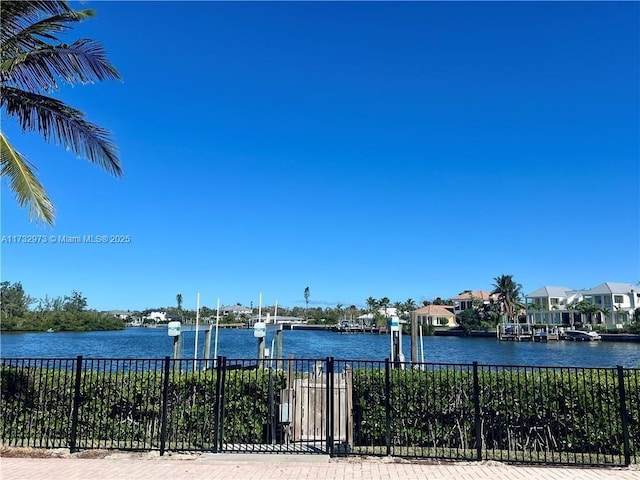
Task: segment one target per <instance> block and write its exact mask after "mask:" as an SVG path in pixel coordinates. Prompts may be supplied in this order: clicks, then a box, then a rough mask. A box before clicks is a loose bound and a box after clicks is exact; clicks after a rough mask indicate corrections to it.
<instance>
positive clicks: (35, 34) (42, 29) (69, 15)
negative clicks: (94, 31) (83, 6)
mask: <svg viewBox="0 0 640 480" xmlns="http://www.w3.org/2000/svg"><path fill="white" fill-rule="evenodd" d="M94 15H95V12H94V11H93V10H77V11H72V12H64V13H61V14H59V15H54V16H52V17H47V18H44V19H42V20H40V21H36V22H34V23H32V24H30V25H27V26H26V27H24V28H22V30H19V31H16V32H6V31H5V32H4V34H3V37H2V51H1V52H0V54H1V55H2V61H4V60H6V59H7V58H9V57H12V56H16V55H18V54H19V53H21V52H25V51H28V50H30V49H33V48H41V47H45V46H47V45H48V44H47V43H46V42H45V41H43V40H42V39H41V38H44V39H47V40H56V41H57V40H58V38H57V37H56V35H55V34H56V33H60V32H64V31H66V30H69V29H71V28H72V25H68V24H69V23H71V22H81V21H83V20H86V19H88V18H91V17H93V16H94ZM40 37H41V38H40Z"/></svg>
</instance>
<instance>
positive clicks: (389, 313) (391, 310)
mask: <svg viewBox="0 0 640 480" xmlns="http://www.w3.org/2000/svg"><path fill="white" fill-rule="evenodd" d="M376 313H378V314H380V315H382V316H383V317H385V318H389V317H397V316H399V315H398V309H397V308H395V307H387V308H379V309H378V310H377V312H376ZM356 318H357V319H358V320H373V319H374V318H375V314H373V313H371V312H369V313H365V314H363V315H360V316H359V317H356Z"/></svg>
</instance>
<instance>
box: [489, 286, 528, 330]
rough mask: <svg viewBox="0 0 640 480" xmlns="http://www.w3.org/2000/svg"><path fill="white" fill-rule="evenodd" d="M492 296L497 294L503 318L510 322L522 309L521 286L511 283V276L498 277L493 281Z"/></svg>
mask: <svg viewBox="0 0 640 480" xmlns="http://www.w3.org/2000/svg"><path fill="white" fill-rule="evenodd" d="M493 281H494V282H495V283H494V284H493V287H494V288H493V291H492V292H491V293H492V294H498V305H499V306H500V310H501V312H502V314H503V316H504V318H505V320H509V321H511V320H512V319H513V317H514V316H515V315H516V314H517V312H518V311H519V310H520V309H522V308H524V305H523V304H522V301H521V300H520V297H521V295H522V285H520V284H519V283H516V282H514V281H513V275H500V276H499V277H495V278H494V279H493Z"/></svg>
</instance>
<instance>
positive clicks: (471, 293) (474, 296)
mask: <svg viewBox="0 0 640 480" xmlns="http://www.w3.org/2000/svg"><path fill="white" fill-rule="evenodd" d="M496 299H497V295H493V294H491V293H489V292H487V291H486V290H465V291H464V292H462V293H460V294H458V295H456V296H455V297H453V298H452V299H451V300H452V301H453V312H454V313H455V314H456V315H458V314H460V313H462V312H464V311H465V310H469V309H470V308H473V307H474V303H479V304H488V303H489V302H490V301H491V300H496Z"/></svg>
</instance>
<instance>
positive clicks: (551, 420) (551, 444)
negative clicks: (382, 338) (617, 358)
mask: <svg viewBox="0 0 640 480" xmlns="http://www.w3.org/2000/svg"><path fill="white" fill-rule="evenodd" d="M568 370H571V371H568ZM478 384H479V392H478V396H479V404H480V427H481V430H480V431H481V436H482V446H483V448H484V449H485V450H497V451H539V452H564V453H579V452H591V453H593V454H603V455H622V454H623V437H622V420H621V415H620V412H621V406H620V396H619V390H618V380H617V372H616V371H615V370H605V369H598V370H591V369H585V370H581V369H567V371H559V370H555V369H535V370H528V371H525V370H523V369H519V370H515V369H511V370H510V369H505V370H500V371H495V370H482V368H481V369H480V371H479V373H478ZM639 385H640V370H627V371H626V372H625V389H626V404H627V410H628V420H629V436H630V447H631V452H632V455H634V454H635V455H637V454H638V450H639V449H640V387H639ZM390 389H391V396H390V404H391V414H390V424H391V428H390V432H391V445H392V446H412V447H416V446H424V447H431V448H438V447H441V448H448V449H465V450H474V449H476V447H477V435H476V430H475V404H474V392H473V372H472V371H470V370H469V371H466V370H437V369H436V370H431V371H427V372H425V371H420V370H392V371H391V374H390ZM384 392H385V372H384V371H379V370H355V371H354V387H353V393H354V416H355V418H354V423H355V424H356V432H357V435H356V438H357V443H359V444H360V445H370V446H381V445H385V443H386V408H385V405H386V402H385V394H384Z"/></svg>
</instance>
